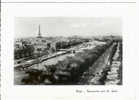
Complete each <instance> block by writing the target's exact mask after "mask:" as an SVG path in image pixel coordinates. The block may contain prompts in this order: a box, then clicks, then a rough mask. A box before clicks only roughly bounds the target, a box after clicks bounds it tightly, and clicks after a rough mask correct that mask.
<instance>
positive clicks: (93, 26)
mask: <svg viewBox="0 0 139 100" xmlns="http://www.w3.org/2000/svg"><path fill="white" fill-rule="evenodd" d="M39 25H40V28H41V34H42V36H45V37H47V36H73V35H79V36H95V35H121V34H122V20H121V18H119V17H118V18H115V17H104V18H93V17H86V18H82V17H17V18H15V38H23V37H36V36H37V35H38V27H39Z"/></svg>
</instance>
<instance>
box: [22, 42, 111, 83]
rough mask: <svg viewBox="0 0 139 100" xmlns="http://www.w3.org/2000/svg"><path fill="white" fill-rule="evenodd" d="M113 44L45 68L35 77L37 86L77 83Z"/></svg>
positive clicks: (97, 47) (109, 43)
mask: <svg viewBox="0 0 139 100" xmlns="http://www.w3.org/2000/svg"><path fill="white" fill-rule="evenodd" d="M112 43H113V42H112V41H108V42H107V43H106V44H103V45H99V46H96V47H95V48H93V49H89V50H87V49H86V50H84V51H83V52H79V53H76V54H75V56H72V57H67V58H66V59H64V60H63V61H59V62H58V63H57V64H55V65H53V66H45V67H46V70H45V71H41V72H40V71H39V72H40V74H36V75H37V76H34V80H37V81H35V82H38V83H35V84H40V83H42V84H48V83H47V82H45V80H49V81H51V84H73V83H77V82H78V79H79V77H80V76H81V75H82V73H83V72H84V71H86V70H87V69H88V68H89V67H90V66H91V65H92V64H93V63H94V62H95V61H96V60H97V59H98V58H99V56H100V55H102V54H103V53H104V52H105V50H106V49H107V48H108V47H109V46H111V45H112ZM48 69H49V70H50V71H49V70H48ZM35 72H37V71H35ZM29 73H32V72H29ZM47 73H49V74H47ZM29 77H33V76H32V74H29ZM29 77H28V78H27V80H25V79H24V82H28V79H29V80H30V78H29ZM39 79H40V81H39ZM34 80H31V82H30V83H31V84H33V83H32V82H33V81H34Z"/></svg>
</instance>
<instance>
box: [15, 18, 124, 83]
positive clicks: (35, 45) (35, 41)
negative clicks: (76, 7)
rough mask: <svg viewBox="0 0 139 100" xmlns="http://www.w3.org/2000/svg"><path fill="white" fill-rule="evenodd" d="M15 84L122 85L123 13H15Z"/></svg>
mask: <svg viewBox="0 0 139 100" xmlns="http://www.w3.org/2000/svg"><path fill="white" fill-rule="evenodd" d="M14 27H15V29H14V30H15V32H14V51H13V55H14V70H13V71H14V85H122V84H123V81H122V80H123V75H122V74H123V71H122V69H123V66H122V61H123V49H122V48H123V42H122V41H123V37H122V19H121V18H120V17H16V18H15V26H14Z"/></svg>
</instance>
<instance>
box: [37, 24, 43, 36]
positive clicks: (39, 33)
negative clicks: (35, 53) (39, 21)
mask: <svg viewBox="0 0 139 100" xmlns="http://www.w3.org/2000/svg"><path fill="white" fill-rule="evenodd" d="M37 38H42V36H41V30H40V25H39V29H38V36H37Z"/></svg>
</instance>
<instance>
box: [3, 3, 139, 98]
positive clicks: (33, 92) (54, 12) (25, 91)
mask: <svg viewBox="0 0 139 100" xmlns="http://www.w3.org/2000/svg"><path fill="white" fill-rule="evenodd" d="M136 12H137V9H136V6H135V4H129V5H123V4H111V5H110V4H80V5H79V4H2V36H1V38H2V39H1V40H2V41H1V44H2V52H1V53H2V57H1V60H2V68H1V72H2V100H61V99H62V100H86V99H87V100H117V99H118V100H135V86H136V85H135V83H133V82H135V81H136V80H135V78H133V77H134V72H135V69H134V68H133V67H134V66H136V63H135V62H134V61H136V59H133V58H136V56H135V55H138V54H137V51H136V50H135V47H136V45H135V42H136V39H137V36H138V34H137V24H136V20H137V17H136V14H137V13H136ZM57 16H63V17H121V18H122V20H123V39H124V46H123V53H124V54H123V55H124V57H123V58H124V62H123V69H124V70H123V85H122V86H14V85H13V38H14V18H15V17H57ZM136 48H137V47H136ZM137 50H138V48H137ZM135 68H136V67H135ZM77 89H81V90H87V89H90V90H107V89H109V90H117V91H118V92H117V93H86V92H85V93H81V94H80V93H76V90H77Z"/></svg>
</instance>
